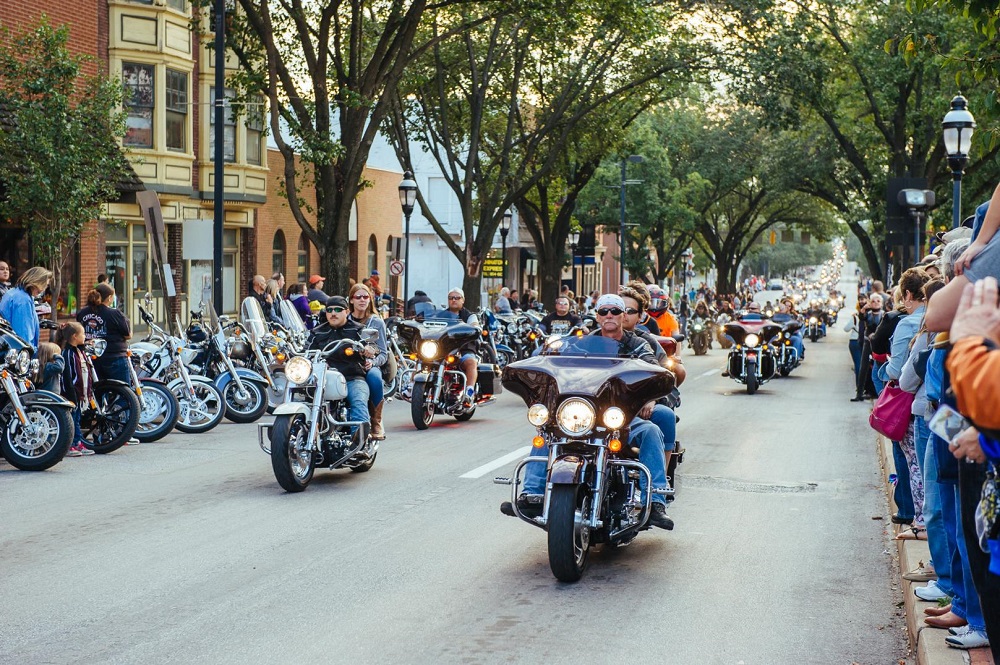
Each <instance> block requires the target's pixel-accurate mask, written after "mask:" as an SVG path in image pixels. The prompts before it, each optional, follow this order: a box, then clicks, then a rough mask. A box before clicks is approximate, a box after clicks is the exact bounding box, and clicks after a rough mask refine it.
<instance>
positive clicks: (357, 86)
mask: <svg viewBox="0 0 1000 665" xmlns="http://www.w3.org/2000/svg"><path fill="white" fill-rule="evenodd" d="M469 1H470V0H437V2H434V3H431V2H428V0H412V1H408V0H385V1H379V0H325V1H323V2H317V3H310V2H303V1H302V0H282V1H280V2H271V1H269V0H236V3H237V7H238V11H235V12H233V13H232V14H231V15H229V14H227V18H228V19H229V20H228V22H227V31H226V46H227V48H228V49H231V50H232V53H233V54H235V56H236V58H237V59H238V61H239V64H240V70H239V72H238V73H237V74H236V75H234V76H232V77H231V83H232V85H233V86H234V87H235V88H236V89H237V91H238V94H237V108H239V103H240V102H246V101H248V98H249V97H250V96H252V95H255V94H262V95H264V96H266V97H267V100H268V105H269V110H270V122H269V127H270V133H271V136H272V137H273V139H274V141H275V143H276V144H277V146H278V150H279V151H280V152H281V155H282V157H283V160H284V172H283V177H284V188H283V190H284V191H283V194H284V195H285V196H286V198H287V200H288V207H289V209H290V210H291V212H292V215H293V216H294V217H295V220H296V221H297V222H298V224H299V227H300V228H301V229H302V232H303V233H304V234H305V236H306V237H307V238H308V239H309V242H311V243H312V244H313V245H314V246H315V247H316V249H317V251H318V252H319V255H320V263H321V272H323V273H324V274H325V275H327V276H328V282H329V283H330V285H331V287H332V290H333V292H335V293H346V292H347V287H348V280H349V278H350V275H349V271H350V260H349V254H348V249H349V246H350V242H349V222H350V217H351V207H352V206H353V204H354V201H355V199H356V198H357V196H358V194H359V193H360V192H361V191H362V189H363V188H364V187H365V182H364V179H363V172H364V168H365V163H366V162H367V160H368V153H369V151H370V150H371V146H372V143H373V142H374V140H375V135H376V133H377V132H378V130H379V126H380V125H381V123H382V121H383V119H384V118H385V117H386V114H387V113H388V110H389V103H390V92H391V91H392V90H394V89H395V86H396V83H397V81H398V80H399V78H400V77H401V76H402V74H403V70H404V68H405V67H406V66H407V64H408V63H409V62H410V61H411V60H412V59H413V58H414V57H415V55H416V54H417V53H419V52H420V51H421V50H422V49H425V48H428V47H429V45H430V43H431V42H425V43H420V44H415V43H414V38H415V36H416V34H417V28H418V26H419V25H420V23H421V21H424V20H426V19H427V18H428V16H432V15H433V14H434V13H435V12H436V11H438V10H440V9H441V8H442V7H445V6H447V5H450V4H456V3H463V2H469ZM196 4H198V5H199V6H201V7H202V9H203V10H206V9H207V8H208V7H209V6H211V4H212V0H196ZM450 34H451V31H444V32H442V33H441V34H439V35H438V36H437V38H436V39H443V38H445V37H447V36H448V35H450ZM296 154H298V156H299V158H300V160H301V162H302V163H303V167H302V168H301V169H300V168H298V167H297V164H296ZM306 185H312V186H313V187H314V190H315V199H314V200H313V201H311V202H309V201H306V200H305V199H304V198H302V196H301V191H302V190H303V189H304V188H305V186H306ZM306 212H315V217H316V226H315V228H314V227H313V226H312V225H311V224H310V223H309V220H308V219H307V218H306Z"/></svg>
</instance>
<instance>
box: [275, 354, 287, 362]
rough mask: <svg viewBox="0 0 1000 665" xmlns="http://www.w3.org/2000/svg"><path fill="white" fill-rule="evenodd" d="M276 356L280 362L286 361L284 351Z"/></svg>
mask: <svg viewBox="0 0 1000 665" xmlns="http://www.w3.org/2000/svg"><path fill="white" fill-rule="evenodd" d="M275 358H277V360H278V362H279V363H283V362H285V354H284V353H279V354H278V355H277V356H275Z"/></svg>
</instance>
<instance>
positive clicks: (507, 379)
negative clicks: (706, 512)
mask: <svg viewBox="0 0 1000 665" xmlns="http://www.w3.org/2000/svg"><path fill="white" fill-rule="evenodd" d="M503 385H504V387H505V388H507V389H508V390H510V391H511V392H513V393H515V394H517V395H518V396H519V397H521V399H523V400H524V403H525V405H527V406H528V421H529V422H530V423H531V424H532V425H534V426H535V427H536V428H537V435H536V436H535V437H534V439H533V440H532V444H533V445H534V446H536V447H539V448H541V447H542V446H544V445H546V444H548V449H549V454H548V457H541V456H537V457H528V458H526V459H523V460H521V461H520V462H518V464H517V465H516V466H515V468H514V473H513V475H512V477H510V478H496V479H494V482H495V483H497V484H500V485H511V486H512V495H513V497H512V501H511V510H512V511H513V513H514V514H515V515H516V516H517V517H520V518H521V519H522V520H524V521H526V522H528V523H529V524H532V525H533V526H537V527H540V528H542V529H544V530H545V531H546V532H548V553H549V567H550V568H551V569H552V573H553V575H555V577H556V578H557V579H559V580H561V581H563V582H575V581H577V580H579V579H580V577H581V576H582V575H583V572H584V570H585V568H586V566H587V560H588V553H589V550H590V546H591V545H593V544H597V543H607V544H609V545H610V546H612V547H619V546H623V545H628V544H629V543H631V542H632V540H633V539H634V538H635V537H636V535H638V533H639V531H640V530H642V529H643V528H648V527H646V522H647V520H648V518H649V515H650V509H651V496H652V493H654V492H655V493H659V494H664V495H668V496H669V495H671V491H670V490H654V489H651V490H650V492H648V493H647V494H646V498H645V500H644V501H643V500H641V498H640V497H641V493H640V490H639V479H640V478H645V481H646V486H647V487H649V488H652V476H651V474H650V471H649V469H648V468H647V467H646V466H645V465H644V464H642V463H640V462H639V461H638V460H637V459H636V453H635V451H634V450H633V449H632V448H631V446H629V445H627V442H628V434H629V425H630V423H631V422H632V420H633V419H634V418H635V415H636V414H637V413H638V411H639V410H640V409H641V408H642V406H643V405H644V404H645V403H646V402H648V401H649V400H651V399H657V398H659V397H663V396H665V395H667V394H669V393H670V391H671V390H672V389H673V387H674V379H673V376H672V375H671V374H670V372H668V371H666V370H665V369H663V368H661V367H659V366H657V365H653V364H650V363H647V362H644V361H641V360H637V359H630V358H619V357H618V343H617V342H616V341H615V340H611V339H607V338H604V337H599V336H594V335H584V336H579V337H578V336H576V335H569V336H566V337H563V338H561V339H557V340H554V341H553V342H551V343H549V344H546V346H545V347H544V348H543V349H542V352H541V354H540V355H538V356H536V357H533V358H529V359H527V360H521V361H518V362H515V363H513V364H511V365H510V366H508V367H507V368H506V370H505V371H504V374H503ZM528 464H545V465H546V470H547V471H546V476H547V478H546V484H545V493H544V496H543V503H542V513H541V516H539V517H529V516H527V515H525V514H524V513H523V512H521V510H520V509H519V508H518V507H517V501H516V499H517V495H518V493H519V489H518V488H519V486H520V484H521V473H522V471H523V470H524V468H525V467H526V466H527V465H528Z"/></svg>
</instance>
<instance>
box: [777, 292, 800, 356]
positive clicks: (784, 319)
mask: <svg viewBox="0 0 1000 665" xmlns="http://www.w3.org/2000/svg"><path fill="white" fill-rule="evenodd" d="M771 320H772V321H774V322H775V323H788V322H789V321H794V320H795V314H794V313H793V308H792V301H791V300H789V299H787V298H782V299H781V301H780V302H779V303H778V311H777V312H775V314H774V316H772V317H771ZM788 340H789V341H790V342H791V343H792V348H793V349H795V352H796V353H798V354H799V360H800V361H801V360H804V359H805V357H806V346H805V344H803V342H802V329H801V328H799V329H798V330H796V331H795V332H794V333H791V334H790V335H788Z"/></svg>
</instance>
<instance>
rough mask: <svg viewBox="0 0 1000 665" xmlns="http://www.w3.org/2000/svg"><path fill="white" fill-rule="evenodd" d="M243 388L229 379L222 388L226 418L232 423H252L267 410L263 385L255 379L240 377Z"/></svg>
mask: <svg viewBox="0 0 1000 665" xmlns="http://www.w3.org/2000/svg"><path fill="white" fill-rule="evenodd" d="M241 383H242V384H243V389H242V390H241V389H240V387H239V386H238V385H236V382H235V381H230V382H229V383H227V384H226V386H225V387H224V388H223V389H222V397H223V399H224V400H225V401H226V418H228V419H229V420H231V421H233V422H234V423H252V422H255V421H257V420H259V419H260V417H261V416H262V415H264V412H265V411H267V395H266V394H265V392H264V387H263V386H261V385H260V384H259V383H257V382H256V381H249V380H247V379H244V378H242V377H241Z"/></svg>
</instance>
